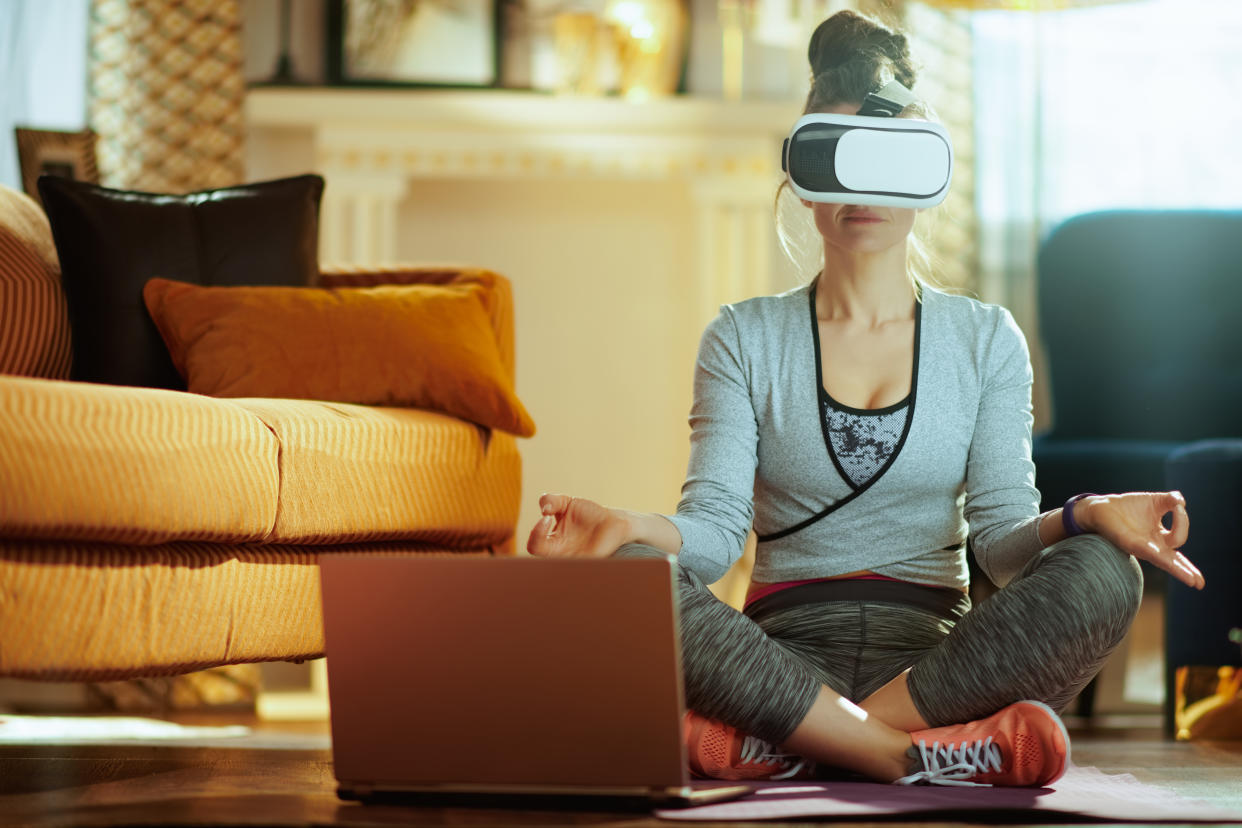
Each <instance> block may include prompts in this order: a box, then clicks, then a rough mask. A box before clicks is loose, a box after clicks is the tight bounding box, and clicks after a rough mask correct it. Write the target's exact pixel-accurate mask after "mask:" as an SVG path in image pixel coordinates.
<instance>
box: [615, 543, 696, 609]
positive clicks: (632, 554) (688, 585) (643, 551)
mask: <svg viewBox="0 0 1242 828" xmlns="http://www.w3.org/2000/svg"><path fill="white" fill-rule="evenodd" d="M612 557H614V558H668V557H670V556H669V554H668V553H667V552H665V551H664V550H663V549H660V548H659V547H655V546H649V545H648V544H645V543H627V544H623V545H621V546H619V547H618V548H617V551H616V552H613V553H612ZM673 571H674V572H675V573H676V574H677V586H678V588H679V589H680V590H681V594H682V595H683V596H685V594H686V591H687V590H689V591H692V592H707V593H708V594H710V590H708V589H707V587H706V585H704V584H703V582H702V581H701V580H700V579H699V577H698V576H697V575H695V574H694V573H693V572H691V571H690V570H688V569H686V568H685V567H684V566H680V565H678V564H677V563H676V562H674V565H673Z"/></svg>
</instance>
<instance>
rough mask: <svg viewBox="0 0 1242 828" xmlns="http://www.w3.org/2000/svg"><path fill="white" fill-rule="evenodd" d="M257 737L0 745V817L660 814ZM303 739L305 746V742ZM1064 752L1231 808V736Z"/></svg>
mask: <svg viewBox="0 0 1242 828" xmlns="http://www.w3.org/2000/svg"><path fill="white" fill-rule="evenodd" d="M256 735H258V736H263V735H264V734H263V732H262V731H260V732H259V733H258V734H256ZM266 735H267V736H269V737H270V738H269V739H268V741H267V742H264V741H263V739H259V740H258V741H252V742H251V743H252V744H273V743H274V742H272V739H276V740H277V741H279V738H281V737H282V735H283V736H284V737H285V738H286V742H285V744H286V745H287V747H285V748H283V749H282V748H273V747H230V748H224V747H172V746H164V745H160V746H137V745H121V744H110V745H91V746H85V745H78V746H72V745H69V746H52V745H42V746H15V745H5V746H0V825H4V826H8V825H33V826H50V825H82V826H98V825H356V826H361V825H398V824H403V825H465V826H477V825H600V826H627V827H628V826H654V825H669V824H670V823H667V822H665V823H661V822H660V821H658V820H656V819H654V818H652V817H650V816H648V815H647V814H645V813H628V814H627V813H609V812H600V811H582V810H556V811H554V810H525V811H515V810H499V809H483V808H417V807H408V806H407V807H396V806H361V805H357V804H354V803H345V802H341V801H339V800H338V799H337V797H336V795H335V781H334V779H333V776H332V761H331V759H332V757H331V753H330V751H328V750H325V749H322V747H323V745H325V744H326V740H327V734H326V731H325V730H324V729H323V726H322V725H311V726H303V727H302V728H301V729H300V730H296V731H289V730H288V729H287V728H286V729H285V730H284V731H282V732H280V733H274V734H266ZM299 738H300V739H301V740H302V741H301V742H300V743H299V741H298V739H299ZM299 744H301V745H303V746H302V747H299ZM308 744H309V745H315V746H316V748H315V749H306V747H305V745H308ZM1074 758H1075V761H1076V762H1077V763H1078V764H1080V765H1094V766H1096V767H1099V768H1100V769H1101V770H1104V771H1106V772H1112V773H1116V772H1129V773H1133V774H1134V775H1135V776H1136V777H1138V779H1139V780H1140V781H1143V782H1147V783H1151V784H1156V785H1162V786H1166V787H1169V788H1172V789H1174V790H1176V791H1177V792H1179V793H1182V794H1183V795H1186V796H1191V797H1195V798H1199V799H1205V800H1209V801H1212V802H1214V803H1216V804H1221V805H1230V806H1233V807H1242V743H1227V744H1223V743H1217V744H1188V743H1175V742H1169V741H1165V740H1163V739H1162V738H1161V736H1160V733H1159V732H1158V731H1156V730H1131V731H1096V732H1082V731H1077V732H1075V733H1074ZM728 824H729V825H738V823H728ZM785 824H788V823H785ZM883 824H884V825H896V824H900V823H895V822H887V823H883ZM918 824H920V825H924V826H941V825H947V824H950V823H944V822H920V823H918Z"/></svg>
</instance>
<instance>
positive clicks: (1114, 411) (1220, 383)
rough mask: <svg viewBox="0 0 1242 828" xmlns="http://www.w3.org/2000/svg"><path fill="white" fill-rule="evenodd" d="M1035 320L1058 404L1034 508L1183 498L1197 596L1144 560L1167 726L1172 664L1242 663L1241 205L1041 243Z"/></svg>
mask: <svg viewBox="0 0 1242 828" xmlns="http://www.w3.org/2000/svg"><path fill="white" fill-rule="evenodd" d="M1039 312H1040V328H1041V332H1042V338H1043V342H1044V346H1045V348H1046V351H1047V354H1048V371H1049V375H1050V380H1051V393H1052V409H1053V411H1052V413H1053V417H1052V420H1053V425H1052V429H1051V431H1049V432H1048V433H1046V434H1041V435H1039V436H1037V437H1036V439H1035V442H1034V460H1035V467H1036V484H1037V485H1038V487H1039V489H1040V492H1041V493H1042V496H1043V508H1044V509H1051V508H1056V507H1057V506H1060V505H1061V504H1062V503H1064V502H1065V500H1066V498H1068V497H1069V496H1071V495H1073V494H1075V493H1077V492H1082V491H1091V492H1100V493H1106V492H1125V491H1144V490H1166V489H1167V490H1172V489H1180V490H1181V491H1182V492H1183V493H1184V494H1185V495H1186V498H1187V504H1188V507H1189V512H1190V519H1191V531H1190V539H1189V541H1188V542H1187V543H1186V545H1185V547H1184V548H1183V551H1184V552H1185V553H1186V555H1187V556H1188V557H1190V559H1191V560H1193V561H1194V562H1195V563H1196V564H1198V565H1199V567H1200V568H1201V569H1202V570H1203V574H1204V577H1205V578H1206V579H1207V583H1208V587H1207V589H1205V590H1204V591H1203V592H1201V593H1199V592H1195V591H1194V590H1191V589H1189V588H1187V587H1185V586H1183V585H1182V584H1180V583H1179V582H1175V581H1173V580H1172V579H1171V578H1166V576H1164V575H1163V573H1159V572H1158V570H1155V569H1153V568H1151V567H1149V566H1147V565H1144V570H1145V573H1144V574H1145V575H1147V578H1148V582H1149V584H1150V588H1152V589H1156V590H1161V591H1164V593H1165V607H1166V616H1165V618H1166V621H1165V629H1166V642H1165V655H1166V691H1167V694H1166V699H1167V701H1166V721H1167V722H1168V723H1169V724H1170V726H1171V722H1172V718H1171V716H1172V704H1173V673H1174V670H1175V669H1176V667H1178V666H1180V665H1186V664H1215V665H1223V664H1238V663H1239V651H1238V647H1237V646H1236V645H1233V644H1231V643H1230V642H1229V640H1228V632H1229V629H1230V628H1231V627H1242V518H1240V517H1239V513H1240V512H1242V211H1237V212H1235V211H1206V210H1193V211H1190V210H1187V211H1109V212H1099V213H1091V214H1086V215H1082V216H1078V217H1075V218H1072V219H1070V220H1068V221H1066V222H1065V223H1064V224H1062V225H1061V226H1059V227H1057V228H1056V229H1055V230H1054V231H1053V232H1052V233H1051V234H1050V235H1049V236H1048V237H1047V239H1046V240H1045V241H1044V242H1043V244H1042V245H1041V247H1040V251H1039ZM1088 705H1089V701H1088ZM1088 712H1089V711H1088Z"/></svg>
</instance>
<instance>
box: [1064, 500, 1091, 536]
mask: <svg viewBox="0 0 1242 828" xmlns="http://www.w3.org/2000/svg"><path fill="white" fill-rule="evenodd" d="M1084 497H1095V492H1083V493H1082V494H1076V495H1074V496H1073V497H1071V498H1070V499H1069V500H1067V501H1065V505H1064V506H1062V507H1061V525H1062V526H1064V527H1065V536H1066V537H1067V538H1072V537H1074V536H1075V535H1081V534H1083V533H1084V532H1086V531H1087V530H1086V529H1083V528H1082V527H1081V526H1079V525H1078V521H1076V520H1074V504H1075V503H1077V502H1078V501H1080V500H1082V499H1083V498H1084Z"/></svg>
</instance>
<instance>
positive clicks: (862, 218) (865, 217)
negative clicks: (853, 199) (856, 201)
mask: <svg viewBox="0 0 1242 828" xmlns="http://www.w3.org/2000/svg"><path fill="white" fill-rule="evenodd" d="M844 220H845V221H848V222H853V223H855V224H876V223H878V222H881V221H884V219H882V218H880V217H879V216H877V215H875V214H874V213H850V214H849V215H847V216H845V217H844Z"/></svg>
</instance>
